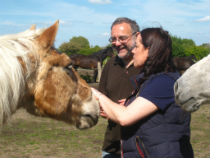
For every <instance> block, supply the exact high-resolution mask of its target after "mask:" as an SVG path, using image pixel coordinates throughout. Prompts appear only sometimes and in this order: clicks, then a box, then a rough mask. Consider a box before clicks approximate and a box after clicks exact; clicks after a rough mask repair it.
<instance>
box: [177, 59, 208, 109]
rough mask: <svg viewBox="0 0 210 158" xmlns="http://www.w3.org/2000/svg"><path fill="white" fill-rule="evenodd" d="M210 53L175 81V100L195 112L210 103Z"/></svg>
mask: <svg viewBox="0 0 210 158" xmlns="http://www.w3.org/2000/svg"><path fill="white" fill-rule="evenodd" d="M209 68H210V55H208V56H207V57H204V58H203V59H202V60H200V61H199V62H197V63H195V64H194V65H192V66H191V67H190V68H189V69H187V71H186V72H185V73H184V74H183V75H182V76H181V77H180V78H179V79H178V80H177V81H176V82H175V84H174V93H175V100H176V102H177V104H179V105H180V106H181V107H182V108H183V109H185V110H186V111H189V112H193V111H196V110H198V109H199V107H200V106H201V105H205V104H208V105H210V88H209V87H210V71H209Z"/></svg>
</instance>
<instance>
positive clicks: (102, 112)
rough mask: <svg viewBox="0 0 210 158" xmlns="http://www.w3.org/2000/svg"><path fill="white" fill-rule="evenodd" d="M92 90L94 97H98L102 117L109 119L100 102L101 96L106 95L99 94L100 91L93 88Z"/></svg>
mask: <svg viewBox="0 0 210 158" xmlns="http://www.w3.org/2000/svg"><path fill="white" fill-rule="evenodd" d="M91 90H92V93H93V95H94V96H95V97H96V99H97V100H98V102H99V106H100V115H101V116H102V117H104V118H107V114H106V113H105V111H104V110H103V108H102V106H101V104H100V101H99V98H100V96H102V95H104V94H102V93H101V92H99V91H98V90H96V89H95V88H91Z"/></svg>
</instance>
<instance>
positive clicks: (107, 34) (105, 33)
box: [102, 32, 110, 37]
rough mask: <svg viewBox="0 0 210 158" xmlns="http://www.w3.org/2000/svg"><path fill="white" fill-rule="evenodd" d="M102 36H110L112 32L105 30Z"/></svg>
mask: <svg viewBox="0 0 210 158" xmlns="http://www.w3.org/2000/svg"><path fill="white" fill-rule="evenodd" d="M102 36H105V37H109V36H110V33H109V32H104V33H102Z"/></svg>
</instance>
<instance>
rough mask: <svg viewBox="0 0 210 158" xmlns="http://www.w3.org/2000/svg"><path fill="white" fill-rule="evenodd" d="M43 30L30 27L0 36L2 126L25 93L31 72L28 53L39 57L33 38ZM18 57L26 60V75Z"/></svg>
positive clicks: (0, 108)
mask: <svg viewBox="0 0 210 158" xmlns="http://www.w3.org/2000/svg"><path fill="white" fill-rule="evenodd" d="M41 32H42V30H35V29H29V30H27V31H25V32H22V33H18V34H14V35H5V36H1V37H0V95H1V97H0V126H1V124H2V123H3V122H4V120H5V119H6V118H8V117H9V116H10V115H11V114H12V113H13V112H14V111H15V109H17V105H18V102H19V100H20V98H21V96H23V94H24V90H25V81H26V80H27V77H29V76H30V74H31V69H30V67H31V66H30V64H31V63H30V60H29V57H28V53H29V52H30V53H33V56H34V57H36V58H37V57H38V56H37V55H38V53H36V52H34V50H37V49H35V45H34V44H33V42H32V40H33V39H35V38H36V37H37V36H38V35H39V34H40V33H41ZM18 58H19V59H21V60H22V61H23V62H24V65H25V68H26V74H25V75H24V73H23V68H22V66H21V64H20V61H19V59H18Z"/></svg>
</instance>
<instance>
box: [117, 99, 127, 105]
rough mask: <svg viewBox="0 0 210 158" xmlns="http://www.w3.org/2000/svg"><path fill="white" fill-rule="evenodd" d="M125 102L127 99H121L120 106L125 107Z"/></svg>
mask: <svg viewBox="0 0 210 158" xmlns="http://www.w3.org/2000/svg"><path fill="white" fill-rule="evenodd" d="M125 101H126V99H120V100H118V103H119V104H120V105H125Z"/></svg>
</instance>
